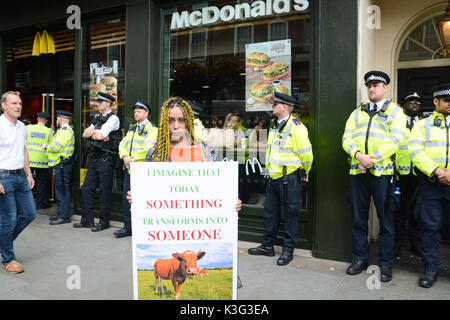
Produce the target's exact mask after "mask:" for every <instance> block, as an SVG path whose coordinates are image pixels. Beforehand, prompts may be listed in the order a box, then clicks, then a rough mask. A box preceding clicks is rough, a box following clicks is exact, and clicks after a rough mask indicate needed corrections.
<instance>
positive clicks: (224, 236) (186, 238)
mask: <svg viewBox="0 0 450 320" xmlns="http://www.w3.org/2000/svg"><path fill="white" fill-rule="evenodd" d="M180 149H181V148H180ZM183 149H184V150H183V151H182V152H188V149H186V148H183ZM180 152H181V151H180ZM130 175H131V180H130V182H131V194H132V197H133V202H132V206H131V212H132V214H131V219H132V230H133V234H132V250H133V281H134V298H135V299H136V300H231V299H236V298H237V254H238V251H237V250H238V248H237V240H238V224H237V221H238V213H237V212H236V203H237V201H238V183H237V182H238V162H237V161H230V162H133V163H132V164H131V171H130ZM224 190H227V192H224Z"/></svg>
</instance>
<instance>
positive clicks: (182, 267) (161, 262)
mask: <svg viewBox="0 0 450 320" xmlns="http://www.w3.org/2000/svg"><path fill="white" fill-rule="evenodd" d="M186 272H187V264H186V259H184V257H183V255H182V254H180V253H172V259H158V260H156V261H155V263H154V273H155V283H156V292H158V281H159V282H160V283H159V284H160V285H161V292H162V295H164V287H163V279H166V280H170V281H172V284H173V289H174V291H175V298H176V299H177V300H178V298H179V296H180V286H181V284H182V283H183V282H184V280H186Z"/></svg>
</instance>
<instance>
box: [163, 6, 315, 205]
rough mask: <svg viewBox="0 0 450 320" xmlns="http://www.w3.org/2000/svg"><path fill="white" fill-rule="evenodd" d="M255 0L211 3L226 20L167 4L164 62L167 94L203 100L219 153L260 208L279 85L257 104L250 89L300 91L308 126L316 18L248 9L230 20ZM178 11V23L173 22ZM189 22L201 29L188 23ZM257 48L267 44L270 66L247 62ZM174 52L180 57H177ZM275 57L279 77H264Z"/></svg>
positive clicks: (246, 197) (244, 194) (200, 105)
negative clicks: (252, 13)
mask: <svg viewBox="0 0 450 320" xmlns="http://www.w3.org/2000/svg"><path fill="white" fill-rule="evenodd" d="M249 3H251V1H247V0H238V1H237V3H235V4H230V3H229V2H227V3H224V2H218V1H217V2H213V1H212V2H208V6H209V7H216V8H217V9H219V10H221V11H220V17H221V18H220V19H222V18H224V19H225V20H227V19H228V21H223V20H220V19H219V18H218V17H219V15H217V16H216V17H214V15H212V14H211V15H210V16H206V17H204V16H202V19H200V18H199V17H198V13H196V14H195V15H193V16H192V17H191V19H190V20H189V14H190V13H191V12H193V11H194V10H199V9H198V8H197V9H194V8H193V7H192V6H188V5H187V6H185V7H178V8H176V10H174V9H165V10H164V11H163V12H164V14H163V19H164V28H163V30H164V38H163V41H162V43H163V45H164V52H163V57H164V61H163V65H164V66H167V68H166V67H165V70H166V72H164V74H163V79H162V83H163V84H164V85H166V84H167V85H168V87H167V88H166V87H164V88H163V89H164V96H163V98H168V97H169V96H180V97H182V98H184V99H186V100H189V101H190V102H192V103H195V104H196V105H197V108H196V109H197V110H199V115H198V118H199V119H200V120H201V121H202V123H203V125H204V126H205V128H206V129H207V131H208V134H207V143H208V145H209V146H210V150H211V152H212V155H213V158H214V159H215V161H223V160H233V161H238V162H239V193H240V197H241V199H242V201H243V202H244V204H250V205H254V206H262V205H263V203H264V200H265V185H266V179H265V177H264V176H265V173H266V171H265V155H266V141H267V136H268V130H269V126H270V122H271V117H272V112H271V110H272V109H271V99H273V90H269V91H270V92H271V93H272V95H270V94H268V95H267V97H265V99H264V101H263V102H258V101H256V100H254V99H253V98H252V99H249V98H251V95H250V86H251V84H253V83H254V82H262V83H265V84H267V88H272V89H274V90H275V87H276V89H277V90H279V91H282V92H287V93H288V94H291V93H296V94H298V97H299V100H300V103H301V109H300V113H299V114H298V115H296V116H297V117H299V118H300V119H301V121H302V122H303V123H304V124H305V125H306V126H307V127H308V126H309V123H310V121H309V115H310V110H309V94H310V89H309V88H310V86H309V81H310V79H309V75H310V52H309V48H310V45H309V44H310V38H309V23H310V16H309V12H308V11H306V12H296V11H292V12H289V13H285V14H282V15H281V14H273V15H266V16H262V17H256V18H255V17H252V16H250V15H248V16H245V10H244V9H242V11H240V16H239V18H236V19H232V17H230V16H231V14H232V13H234V14H236V12H237V11H238V9H236V11H234V10H231V9H230V8H231V7H233V8H234V7H235V6H238V5H239V6H240V7H238V8H242V7H243V6H245V4H249ZM226 5H228V7H226V8H225V6H226ZM223 8H225V9H224V10H222V9H223ZM227 9H228V10H227ZM211 10H212V9H211ZM199 11H200V12H202V10H199ZM211 13H212V11H211ZM175 14H176V15H177V20H174V21H172V18H173V16H174V15H175ZM202 14H204V13H203V12H202ZM214 18H217V19H216V20H215V21H214V22H210V23H208V24H205V25H202V23H203V21H208V19H210V20H214ZM189 21H191V22H194V23H196V26H195V27H191V26H190V25H187V26H186V22H188V24H189ZM197 23H198V24H197ZM171 28H172V29H171ZM277 41H278V42H277ZM174 46H175V47H176V48H174ZM258 47H259V48H263V47H266V48H267V53H268V54H270V55H271V56H270V57H269V59H268V60H267V64H266V65H261V67H259V68H257V67H254V66H250V65H248V64H247V63H246V57H247V54H248V53H249V52H250V51H252V50H253V51H255V50H257V48H258ZM272 49H273V50H274V51H273V52H272V53H270V52H269V50H272ZM261 50H262V49H261ZM265 50H266V49H265ZM175 52H176V55H175V54H172V53H175ZM275 62H283V63H285V67H284V68H283V70H282V71H281V70H280V71H279V72H278V73H277V77H276V78H277V79H270V78H267V79H265V78H264V77H263V70H264V68H265V67H266V66H269V64H271V63H275ZM252 93H253V92H252ZM249 102H251V103H249ZM307 194H308V190H307V188H306V187H305V189H304V190H303V192H302V195H301V198H302V206H303V207H302V208H303V209H304V210H307V208H308V203H307V201H306V199H307V198H308V196H307Z"/></svg>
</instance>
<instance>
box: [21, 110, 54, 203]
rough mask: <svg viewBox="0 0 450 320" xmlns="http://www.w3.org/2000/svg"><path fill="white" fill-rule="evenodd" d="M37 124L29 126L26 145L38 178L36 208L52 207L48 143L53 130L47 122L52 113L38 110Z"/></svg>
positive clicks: (31, 165) (31, 164) (33, 169)
mask: <svg viewBox="0 0 450 320" xmlns="http://www.w3.org/2000/svg"><path fill="white" fill-rule="evenodd" d="M36 116H37V124H30V125H28V126H27V142H26V147H27V151H28V156H29V159H30V167H31V168H32V169H31V170H32V171H34V175H35V178H36V180H35V181H36V184H35V185H36V209H46V208H50V203H49V201H48V196H49V191H50V170H49V166H48V152H47V150H46V147H47V145H48V144H49V142H50V139H51V137H52V134H53V131H52V129H50V128H48V127H47V126H46V125H47V122H48V121H49V120H50V115H49V114H48V113H46V112H38V113H37V114H36Z"/></svg>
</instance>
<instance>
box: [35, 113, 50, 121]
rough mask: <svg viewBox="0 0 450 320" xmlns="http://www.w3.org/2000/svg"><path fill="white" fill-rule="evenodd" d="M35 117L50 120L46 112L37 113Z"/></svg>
mask: <svg viewBox="0 0 450 320" xmlns="http://www.w3.org/2000/svg"><path fill="white" fill-rule="evenodd" d="M36 117H38V118H43V119H46V120H50V115H49V114H48V113H47V112H38V113H36Z"/></svg>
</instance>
